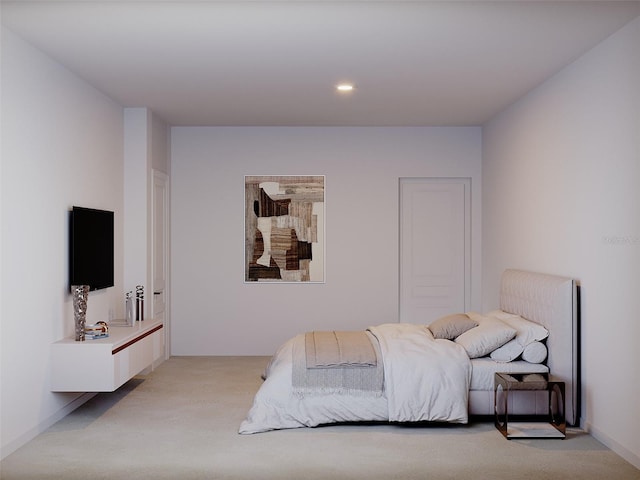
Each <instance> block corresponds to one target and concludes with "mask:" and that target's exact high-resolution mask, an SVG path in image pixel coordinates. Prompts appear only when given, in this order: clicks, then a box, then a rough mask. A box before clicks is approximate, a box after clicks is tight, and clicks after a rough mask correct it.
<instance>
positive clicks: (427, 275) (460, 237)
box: [400, 178, 471, 324]
mask: <svg viewBox="0 0 640 480" xmlns="http://www.w3.org/2000/svg"><path fill="white" fill-rule="evenodd" d="M470 190H471V180H470V179H468V178H401V179H400V321H401V322H408V323H422V324H428V323H430V322H432V321H433V320H436V319H437V318H439V317H441V316H443V315H447V314H450V313H459V312H465V311H467V309H468V307H469V303H470V298H471V296H470V285H471V281H470V280H471V276H470V273H471V258H470V257H471V255H470V253H471V215H470V211H471V208H470V207H471V200H470V198H471V196H470Z"/></svg>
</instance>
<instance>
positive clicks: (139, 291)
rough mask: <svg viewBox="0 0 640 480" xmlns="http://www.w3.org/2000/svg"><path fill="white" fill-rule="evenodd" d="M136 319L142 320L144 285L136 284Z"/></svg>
mask: <svg viewBox="0 0 640 480" xmlns="http://www.w3.org/2000/svg"><path fill="white" fill-rule="evenodd" d="M136 320H144V287H143V286H142V285H136Z"/></svg>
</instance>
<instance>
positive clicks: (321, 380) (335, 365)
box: [293, 331, 384, 396]
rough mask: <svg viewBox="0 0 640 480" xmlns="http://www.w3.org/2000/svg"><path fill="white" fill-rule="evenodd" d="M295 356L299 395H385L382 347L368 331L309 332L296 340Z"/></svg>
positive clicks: (295, 387) (294, 375)
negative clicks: (383, 393)
mask: <svg viewBox="0 0 640 480" xmlns="http://www.w3.org/2000/svg"><path fill="white" fill-rule="evenodd" d="M293 357H294V358H293V391H294V393H295V394H296V395H299V396H305V395H318V394H321V395H322V394H324V395H326V394H349V395H372V396H380V395H382V392H383V383H384V370H383V364H382V359H381V354H380V348H379V346H378V341H377V339H376V338H375V337H374V336H373V335H372V334H371V333H370V332H368V331H361V332H340V331H331V332H308V333H306V334H305V335H304V336H299V337H298V338H297V339H296V341H295V343H294V347H293Z"/></svg>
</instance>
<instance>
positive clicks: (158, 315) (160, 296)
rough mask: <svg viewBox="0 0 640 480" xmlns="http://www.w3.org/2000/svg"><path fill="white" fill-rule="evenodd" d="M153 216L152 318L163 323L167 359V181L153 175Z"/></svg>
mask: <svg viewBox="0 0 640 480" xmlns="http://www.w3.org/2000/svg"><path fill="white" fill-rule="evenodd" d="M152 195H153V203H152V208H153V214H152V217H151V218H152V221H153V226H152V230H151V231H152V232H153V239H152V249H153V252H152V266H151V268H152V279H153V302H152V309H153V311H152V317H153V318H155V319H157V320H163V321H164V331H165V340H166V341H165V357H166V358H168V357H169V354H170V352H169V342H168V339H169V338H170V337H169V334H170V328H169V327H170V326H169V315H168V311H167V307H168V298H169V292H168V284H169V282H168V276H169V177H168V176H167V175H166V174H164V173H162V172H159V171H156V170H154V171H153V192H152Z"/></svg>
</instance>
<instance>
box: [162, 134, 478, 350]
mask: <svg viewBox="0 0 640 480" xmlns="http://www.w3.org/2000/svg"><path fill="white" fill-rule="evenodd" d="M171 145H172V154H171V169H172V176H171V181H172V213H171V215H172V219H173V220H172V222H173V223H172V252H173V254H172V265H173V267H172V268H173V270H172V282H173V295H172V302H173V304H172V329H173V330H172V354H174V355H270V354H272V353H273V352H274V350H275V348H276V347H277V346H278V345H279V344H281V343H282V342H283V341H284V340H286V339H287V338H289V337H291V336H293V335H295V334H297V333H300V332H304V331H307V330H310V329H333V328H341V329H357V328H363V327H366V326H368V325H372V324H378V323H383V322H396V321H397V320H398V182H399V177H412V176H417V177H429V176H434V177H439V176H443V177H446V176H449V177H469V178H471V179H472V195H473V198H472V201H473V204H474V206H475V208H476V209H475V211H474V212H472V215H473V218H474V222H475V223H474V227H473V231H472V237H473V245H474V255H475V256H474V258H473V261H474V274H475V275H476V276H475V278H474V279H473V282H472V283H473V286H474V292H473V295H475V297H474V298H475V300H474V299H472V302H475V303H474V305H477V306H479V301H480V293H479V279H480V277H479V271H480V269H479V265H480V263H479V262H480V258H479V257H480V248H479V246H480V230H479V225H480V224H479V222H480V207H479V206H480V188H479V186H480V163H481V141H480V129H479V128H342V127H340V128H193V127H181V128H173V129H172V138H171ZM244 175H326V270H325V273H326V283H325V284H255V283H251V284H245V283H244ZM476 308H477V307H476Z"/></svg>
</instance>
